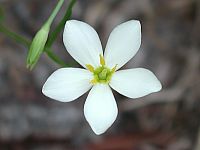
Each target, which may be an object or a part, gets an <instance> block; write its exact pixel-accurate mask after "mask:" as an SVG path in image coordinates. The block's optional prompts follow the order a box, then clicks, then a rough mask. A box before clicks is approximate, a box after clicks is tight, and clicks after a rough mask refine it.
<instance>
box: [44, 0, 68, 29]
mask: <svg viewBox="0 0 200 150" xmlns="http://www.w3.org/2000/svg"><path fill="white" fill-rule="evenodd" d="M64 1H65V0H59V2H58V4H57V5H56V7H55V8H54V10H53V12H52V14H51V16H50V17H49V19H48V20H47V22H46V23H47V24H49V25H51V24H52V22H53V20H54V18H55V17H56V15H57V13H58V11H59V10H60V8H61V6H62V5H63V3H64Z"/></svg>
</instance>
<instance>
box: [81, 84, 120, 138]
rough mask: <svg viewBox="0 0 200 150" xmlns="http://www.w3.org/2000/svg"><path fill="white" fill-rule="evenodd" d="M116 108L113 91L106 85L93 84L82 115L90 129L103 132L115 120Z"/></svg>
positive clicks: (97, 132)
mask: <svg viewBox="0 0 200 150" xmlns="http://www.w3.org/2000/svg"><path fill="white" fill-rule="evenodd" d="M117 113H118V109H117V104H116V101H115V98H114V96H113V93H112V91H111V89H110V87H109V86H108V85H105V84H97V85H95V86H94V87H93V88H92V89H91V91H90V93H89V95H88V97H87V99H86V102H85V105H84V115H85V117H86V120H87V121H88V123H89V124H90V126H91V128H92V130H93V131H94V132H95V133H96V134H97V135H99V134H102V133H104V132H105V131H106V130H107V129H108V128H109V127H110V126H111V125H112V124H113V122H114V121H115V119H116V117H117Z"/></svg>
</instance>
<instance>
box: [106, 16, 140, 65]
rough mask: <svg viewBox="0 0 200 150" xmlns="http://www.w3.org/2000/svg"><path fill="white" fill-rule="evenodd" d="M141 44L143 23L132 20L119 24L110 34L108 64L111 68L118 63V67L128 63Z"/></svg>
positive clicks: (107, 49) (107, 51) (107, 50)
mask: <svg viewBox="0 0 200 150" xmlns="http://www.w3.org/2000/svg"><path fill="white" fill-rule="evenodd" d="M140 45H141V25H140V22H139V21H137V20H131V21H128V22H125V23H122V24H120V25H118V26H117V27H116V28H115V29H114V30H113V31H112V32H111V34H110V37H109V39H108V43H107V45H106V48H105V54H104V57H105V60H106V65H107V66H108V67H110V68H112V67H114V66H115V65H116V64H117V69H119V68H121V67H122V66H123V65H124V64H126V63H127V62H128V61H129V60H130V59H131V58H132V57H133V56H134V55H135V54H136V53H137V51H138V49H139V47H140Z"/></svg>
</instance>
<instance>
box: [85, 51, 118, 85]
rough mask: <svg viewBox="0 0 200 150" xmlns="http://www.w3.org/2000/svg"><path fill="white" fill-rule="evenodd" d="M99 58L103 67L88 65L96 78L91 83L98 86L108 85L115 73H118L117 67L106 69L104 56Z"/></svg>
mask: <svg viewBox="0 0 200 150" xmlns="http://www.w3.org/2000/svg"><path fill="white" fill-rule="evenodd" d="M99 57H100V64H101V66H99V67H97V68H94V67H93V66H92V65H90V64H87V65H86V67H87V69H88V70H89V71H90V72H92V73H93V77H94V78H93V79H92V80H91V83H92V84H97V83H104V84H108V83H109V82H110V80H111V77H112V75H113V73H114V72H115V71H116V67H117V65H116V66H115V67H114V68H112V69H110V68H108V67H106V65H105V60H104V58H103V56H102V55H99Z"/></svg>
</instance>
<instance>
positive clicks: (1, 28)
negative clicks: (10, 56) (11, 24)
mask: <svg viewBox="0 0 200 150" xmlns="http://www.w3.org/2000/svg"><path fill="white" fill-rule="evenodd" d="M0 32H2V33H4V34H5V35H6V36H8V37H10V38H11V39H13V40H15V41H16V42H18V43H21V44H22V45H24V46H26V47H29V45H30V43H31V42H30V41H28V40H27V39H25V38H24V37H23V36H21V35H19V34H17V33H14V32H12V31H10V30H9V29H7V28H6V27H5V26H3V25H2V24H0Z"/></svg>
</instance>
